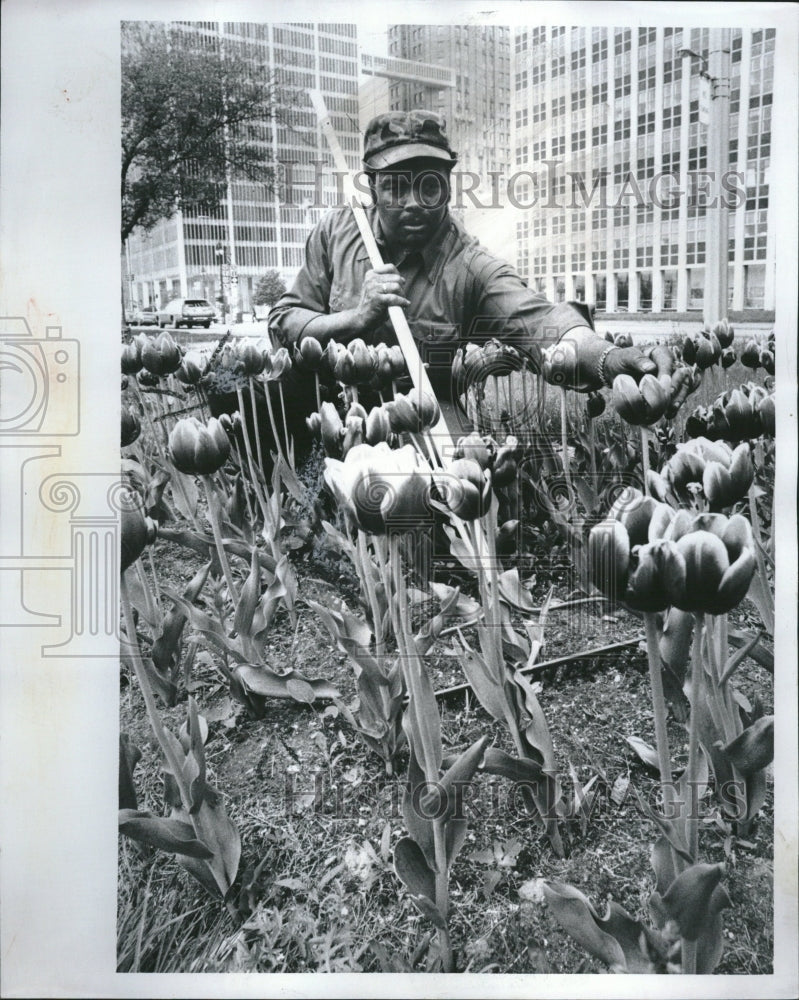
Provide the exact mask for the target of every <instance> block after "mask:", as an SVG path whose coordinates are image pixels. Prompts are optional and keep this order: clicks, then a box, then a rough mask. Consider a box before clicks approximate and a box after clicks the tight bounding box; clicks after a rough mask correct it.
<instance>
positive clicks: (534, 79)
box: [516, 63, 547, 90]
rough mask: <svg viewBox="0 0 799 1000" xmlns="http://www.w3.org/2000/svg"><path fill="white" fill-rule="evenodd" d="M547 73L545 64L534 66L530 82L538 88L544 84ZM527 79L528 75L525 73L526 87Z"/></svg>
mask: <svg viewBox="0 0 799 1000" xmlns="http://www.w3.org/2000/svg"><path fill="white" fill-rule="evenodd" d="M546 72H547V67H546V64H545V63H539V65H538V66H533V68H532V69H531V70H530V82H531V83H532V85H533V86H534V87H537V86H539V85H540V84H542V83H543V82H544V80H545V78H546ZM517 76H518V74H517ZM526 77H527V74H526V73H525V86H527V83H526ZM516 89H517V90H519V89H520V88H519V87H517V88H516Z"/></svg>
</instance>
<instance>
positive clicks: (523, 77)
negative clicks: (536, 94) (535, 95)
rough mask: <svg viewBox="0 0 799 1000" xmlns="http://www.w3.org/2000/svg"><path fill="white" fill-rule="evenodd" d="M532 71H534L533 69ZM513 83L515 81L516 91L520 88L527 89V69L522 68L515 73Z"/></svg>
mask: <svg viewBox="0 0 799 1000" xmlns="http://www.w3.org/2000/svg"><path fill="white" fill-rule="evenodd" d="M533 72H534V73H535V70H533ZM514 83H515V88H516V92H517V93H518V92H519V91H520V90H526V89H527V70H526V69H525V70H522V72H521V73H517V74H516V75H515V77H514Z"/></svg>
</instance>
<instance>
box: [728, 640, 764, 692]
mask: <svg viewBox="0 0 799 1000" xmlns="http://www.w3.org/2000/svg"><path fill="white" fill-rule="evenodd" d="M762 638H763V636H762V634H761V633H756V634H755V635H753V636H752V638H751V639H750V640H749V641H748V642H747V643H746V645H745V646H743V647H741V648H740V649H739V650H737V651H736V652H735V653H733V654H732V656H731V657H730V658H729V659H728V660H727V662H726V663H725V664H724V670H723V671H722V674H721V677H720V678H719V684H726V683H727V681H728V680H729V679H730V678H731V677H732V675H733V674H734V673H735V671H736V670H737V669H738V667H740V665H741V664H742V663H743V662H744V660H745V659H746V658H747V657H748V656H751V654H752V651H753V650H754V648H755V646H756V645H757V644H758V643H759V642H760V640H761V639H762Z"/></svg>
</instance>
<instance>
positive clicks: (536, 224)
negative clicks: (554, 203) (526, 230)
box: [533, 215, 547, 236]
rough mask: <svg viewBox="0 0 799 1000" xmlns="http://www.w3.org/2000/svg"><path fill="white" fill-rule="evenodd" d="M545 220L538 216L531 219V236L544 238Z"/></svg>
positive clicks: (545, 231)
mask: <svg viewBox="0 0 799 1000" xmlns="http://www.w3.org/2000/svg"><path fill="white" fill-rule="evenodd" d="M546 234H547V220H546V217H545V216H542V215H538V216H536V218H534V219H533V236H546Z"/></svg>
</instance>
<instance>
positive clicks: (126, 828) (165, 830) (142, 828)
mask: <svg viewBox="0 0 799 1000" xmlns="http://www.w3.org/2000/svg"><path fill="white" fill-rule="evenodd" d="M119 832H120V833H123V834H124V835H125V836H126V837H130V838H131V840H137V841H139V843H141V844H149V846H150V847H157V848H158V849H159V850H161V851H167V852H169V853H170V854H185V855H187V856H188V857H192V858H210V857H213V852H212V851H210V850H209V849H208V848H207V847H206V845H205V844H203V843H202V841H200V840H198V839H197V837H196V834H195V831H194V827H193V826H192V825H191V823H185V822H183V821H182V820H179V819H167V818H166V817H164V816H153V815H152V813H150V812H146V811H139V810H136V809H120V810H119Z"/></svg>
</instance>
